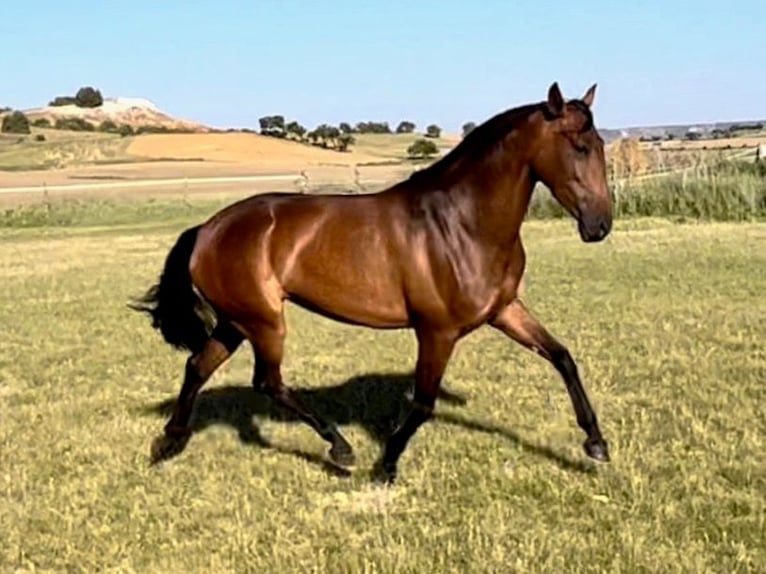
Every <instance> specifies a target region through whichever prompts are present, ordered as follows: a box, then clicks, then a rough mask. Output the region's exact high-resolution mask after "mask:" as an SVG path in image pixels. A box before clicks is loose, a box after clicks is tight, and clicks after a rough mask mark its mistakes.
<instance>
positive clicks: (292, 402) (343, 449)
mask: <svg viewBox="0 0 766 574" xmlns="http://www.w3.org/2000/svg"><path fill="white" fill-rule="evenodd" d="M285 332H286V330H285V324H284V318H283V317H282V316H281V315H280V316H279V317H278V319H275V320H274V321H272V322H271V323H266V322H263V321H259V322H257V323H255V324H252V325H248V335H249V338H250V340H251V341H252V343H253V350H254V353H255V369H254V374H253V387H255V389H256V390H257V391H260V392H263V393H265V394H266V395H268V396H269V397H271V398H272V399H273V400H274V401H275V402H276V403H277V404H279V405H281V406H282V407H284V408H286V409H287V410H289V411H290V412H292V413H293V414H294V415H295V416H297V417H298V418H299V419H300V420H302V421H303V422H305V423H307V424H308V425H309V426H310V427H311V428H313V429H314V430H315V431H316V432H317V433H318V434H319V436H321V437H322V438H323V439H325V440H326V441H327V442H329V443H330V444H331V447H330V451H329V454H330V458H331V459H332V461H333V462H334V463H335V464H337V465H340V466H352V465H353V464H354V460H355V458H354V451H353V449H352V448H351V445H350V444H349V443H348V441H347V440H346V439H345V438H344V437H343V435H341V434H340V431H338V429H337V427H336V426H335V425H334V424H332V423H330V422H328V421H327V420H325V419H324V418H323V417H321V416H319V415H317V414H316V413H314V412H312V411H311V410H310V409H309V408H308V407H306V406H305V405H304V404H303V403H302V401H301V400H300V399H299V398H298V396H297V395H296V394H295V392H294V391H292V390H291V389H290V388H289V387H287V386H285V384H284V383H283V382H282V373H281V370H280V366H281V363H282V356H283V352H284V338H285Z"/></svg>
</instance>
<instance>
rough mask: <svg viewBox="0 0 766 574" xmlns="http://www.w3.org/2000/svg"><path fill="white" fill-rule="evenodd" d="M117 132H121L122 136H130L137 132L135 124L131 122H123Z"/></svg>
mask: <svg viewBox="0 0 766 574" xmlns="http://www.w3.org/2000/svg"><path fill="white" fill-rule="evenodd" d="M117 133H119V134H120V136H121V137H124V138H125V137H128V136H132V135H133V134H134V133H135V132H134V131H133V126H131V125H129V124H122V125H121V126H120V128H119V129H118V130H117Z"/></svg>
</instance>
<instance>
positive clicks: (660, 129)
mask: <svg viewBox="0 0 766 574" xmlns="http://www.w3.org/2000/svg"><path fill="white" fill-rule="evenodd" d="M754 124H761V125H763V126H766V120H747V121H739V122H712V123H705V122H701V123H697V124H671V125H657V126H632V127H626V128H606V129H604V128H599V130H598V131H599V133H600V134H601V137H602V138H604V141H605V142H607V143H610V142H612V141H614V140H616V139H619V138H620V137H631V138H647V139H649V138H661V139H666V138H667V136H668V135H672V136H673V138H675V139H682V138H683V137H684V135H685V134H687V133H688V132H690V131H691V132H695V131H696V132H698V133H700V134H701V135H703V136H705V137H712V136H713V135H715V134H714V132H715V131H716V130H721V131H728V130H729V129H730V128H731V127H732V126H734V127H736V126H743V125H745V126H747V125H750V126H752V125H754ZM760 131H761V133H763V129H762V130H760ZM756 133H757V132H756Z"/></svg>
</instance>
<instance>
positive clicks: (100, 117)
mask: <svg viewBox="0 0 766 574" xmlns="http://www.w3.org/2000/svg"><path fill="white" fill-rule="evenodd" d="M23 112H24V113H25V114H26V115H27V117H28V118H29V119H30V120H31V121H34V120H36V119H40V118H47V119H48V120H49V121H50V122H51V123H55V122H56V120H58V119H61V118H81V119H84V120H86V121H88V122H91V123H93V124H96V125H98V124H100V123H101V122H103V121H106V120H110V121H112V122H114V123H115V124H117V125H118V126H119V125H129V126H132V127H133V128H137V127H139V126H146V125H151V126H162V127H165V128H168V129H174V130H175V129H177V130H188V131H191V132H196V133H205V132H209V131H211V128H210V127H208V126H206V125H204V124H200V123H198V122H192V121H188V120H183V119H179V118H175V117H173V116H171V115H170V114H167V113H165V112H163V111H161V110H160V109H159V108H158V107H157V106H156V105H155V104H154V103H152V102H151V101H149V100H147V99H144V98H104V103H103V104H102V105H101V106H99V107H96V108H81V107H78V106H76V105H74V104H72V105H67V106H45V107H41V108H33V109H29V110H23Z"/></svg>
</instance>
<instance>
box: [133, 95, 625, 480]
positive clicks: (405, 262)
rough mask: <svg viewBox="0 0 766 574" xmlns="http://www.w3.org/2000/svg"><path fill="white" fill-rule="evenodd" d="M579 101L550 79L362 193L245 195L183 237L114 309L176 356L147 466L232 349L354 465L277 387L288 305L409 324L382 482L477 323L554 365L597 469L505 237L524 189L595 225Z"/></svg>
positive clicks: (604, 195) (266, 388)
mask: <svg viewBox="0 0 766 574" xmlns="http://www.w3.org/2000/svg"><path fill="white" fill-rule="evenodd" d="M595 93H596V84H593V85H592V86H591V87H590V88H589V89H588V90H587V91H586V93H585V94H584V96H583V97H582V98H580V99H571V100H565V99H564V97H563V95H562V93H561V90H560V89H559V86H558V83H557V82H554V83H553V84H551V85H550V87H549V89H548V93H547V98H546V99H545V100H543V101H541V102H538V103H532V104H525V105H521V106H519V107H515V108H512V109H508V110H506V111H504V112H501V113H499V114H497V115H495V116H494V117H492V118H490V119H489V120H487V121H485V122H484V123H483V124H481V125H479V126H478V127H476V128H475V129H474V130H473V131H471V132H470V133H468V134H467V135H465V137H464V138H463V139H462V141H461V142H460V143H459V144H458V145H456V146H455V147H454V148H453V149H452V150H450V151H449V152H448V153H447V154H445V155H444V156H443V157H442V158H440V159H438V160H436V161H435V162H433V163H431V164H430V165H429V166H427V167H426V168H424V169H422V170H419V171H416V172H414V173H413V174H412V175H410V176H409V177H408V178H406V179H403V180H402V181H399V182H398V183H396V184H395V185H392V186H390V187H387V188H385V189H382V190H380V191H377V192H375V193H365V194H359V195H347V194H328V195H316V196H312V195H303V194H299V193H292V192H291V193H276V192H274V193H265V194H260V195H253V196H251V197H248V198H246V199H242V200H240V201H237V202H235V203H232V204H230V205H228V206H226V207H224V208H223V209H221V210H220V211H218V212H217V213H215V214H214V215H212V216H211V217H210V218H209V219H207V220H206V221H205V222H204V223H201V224H199V225H196V226H194V227H191V228H189V229H186V230H185V231H183V232H182V233H181V234H180V236H179V237H178V239H177V241H176V243H175V244H174V245H173V247H172V248H171V249H170V251H169V253H168V255H167V258H166V260H165V264H164V268H163V270H162V272H161V274H160V278H159V281H158V282H157V283H156V284H155V285H153V286H152V287H151V288H150V289H149V290H148V291H147V292H146V293H145V294H144V295H143V296H141V297H139V298H137V299H134V300H133V302H132V303H131V304H130V306H131V307H132V308H133V309H135V310H137V311H140V312H143V313H147V314H148V315H150V317H151V324H152V327H153V328H154V329H157V330H159V332H160V333H161V335H162V337H163V338H164V340H165V342H166V343H168V344H169V345H171V346H173V347H175V348H177V349H180V350H185V351H188V352H189V353H190V355H189V357H188V360H187V361H186V366H185V373H184V378H183V384H182V386H181V390H180V393H179V396H178V399H177V401H176V403H175V406H174V409H173V412H172V414H171V416H170V418H169V420H168V421H167V423H166V425H165V426H164V432H163V433H162V434H161V435H160V436H158V437H157V438H156V439H155V440H154V442H153V443H152V446H151V457H152V461H159V460H164V459H166V458H169V457H171V456H174V455H175V454H178V453H179V452H180V451H182V450H183V449H184V448H185V445H186V443H187V441H188V440H189V437H190V435H191V430H190V427H189V420H190V417H191V413H192V408H193V404H194V401H195V398H196V396H197V394H198V392H199V391H200V389H201V387H202V386H203V385H204V383H205V382H206V381H207V380H208V379H209V377H210V376H211V375H212V374H213V372H214V371H215V370H216V369H217V368H218V367H219V366H220V365H221V364H222V363H224V362H225V361H226V360H227V359H228V358H229V357H230V356H231V355H232V353H234V351H235V350H236V349H237V348H238V347H239V346H240V344H241V343H242V342H243V341H244V340H245V339H247V340H248V341H249V343H250V344H251V346H252V349H253V353H254V357H255V364H254V369H253V377H252V385H253V387H254V388H255V389H256V391H258V392H263V393H265V394H266V396H268V397H270V399H271V400H273V401H275V402H276V404H278V405H281V406H282V407H284V408H286V409H288V411H290V412H292V414H293V415H295V416H297V418H298V419H299V420H301V421H303V422H305V423H306V424H308V425H310V426H311V427H312V428H313V429H314V430H315V431H316V433H318V434H319V436H320V437H322V438H323V439H324V440H325V441H327V442H328V443H329V444H330V447H329V452H328V454H329V458H330V461H331V462H332V463H333V464H334V465H337V466H340V467H350V466H353V465H354V463H355V454H354V451H353V449H352V447H351V445H350V444H349V443H348V441H347V440H346V439H345V437H344V436H343V435H342V434H341V432H340V431H339V429H338V428H337V426H336V425H335V424H334V423H333V422H332V421H329V420H326V418H324V417H322V416H319V415H318V414H316V413H315V412H313V411H312V409H309V408H308V407H307V406H306V405H305V404H303V403H302V402H301V401H300V400H299V398H298V395H297V394H296V393H295V392H294V391H293V390H292V389H291V388H290V387H289V386H287V385H285V384H284V382H283V380H282V375H281V371H280V366H281V363H282V359H283V352H284V340H285V336H286V332H287V329H286V324H285V317H284V306H285V303H286V302H287V301H290V302H292V303H293V304H295V305H298V306H300V307H303V308H304V309H307V310H309V311H311V312H314V313H317V314H319V315H321V316H323V317H327V318H329V319H332V320H335V321H339V322H342V323H345V324H349V325H356V326H365V327H369V328H373V329H412V330H414V334H415V336H416V339H417V360H416V362H415V377H414V379H415V380H414V393H413V394H412V396H411V404H410V406H409V408H408V409H409V410H408V413H407V414H406V415H405V416H404V417H403V420H402V421H401V422H400V423H399V424H398V426H397V427H396V428H395V430H394V432H393V433H392V434H391V435H390V437H389V438H388V439H387V441H386V442H385V444H384V447H383V449H382V453H381V455H380V457H379V458H378V459H377V461H376V462H375V464H374V467H373V475H374V476H375V477H377V478H378V479H380V480H382V481H383V482H386V483H392V482H394V481H395V479H396V477H397V473H398V471H397V468H398V462H399V459H400V457H401V455H402V453H403V452H404V450H405V447H406V445H407V443H408V441H409V440H410V439H411V437H412V436H413V435H414V434H415V432H416V431H417V430H418V428H419V427H420V426H421V425H422V424H423V423H425V422H426V421H427V420H429V419H430V418H432V416H433V410H434V407H435V403H436V398H437V395H438V393H439V389H440V384H441V380H442V375H443V373H444V371H445V369H446V367H447V363H448V361H449V359H450V356H451V354H452V352H453V349H454V348H455V345H456V343H457V342H458V341H459V340H460V339H461V338H463V337H465V336H466V335H468V334H469V333H471V332H473V331H474V330H475V329H477V328H479V327H480V326H483V325H490V326H491V327H493V328H495V329H497V330H499V331H500V332H502V333H504V334H505V335H507V336H508V337H509V338H510V339H512V340H514V341H516V342H517V343H519V344H521V345H522V346H523V347H525V348H527V349H529V350H532V351H534V352H536V353H538V354H539V355H541V356H542V357H543V358H544V359H546V360H547V361H549V362H550V363H551V364H552V365H553V366H554V367H555V369H556V370H557V371H558V372H559V373H560V375H561V377H562V378H563V381H564V383H565V386H566V389H567V391H568V393H569V396H570V399H571V403H572V406H573V408H574V412H575V415H576V420H577V424H578V425H579V427H580V428H581V429H582V430H583V431H584V432H585V435H586V439H585V441H584V443H583V448H584V450H585V453H586V454H587V455H588V456H589V457H590V458H591V459H593V460H595V461H597V462H604V463H605V462H609V460H610V457H609V450H608V445H607V442H606V440H605V439H604V438H603V436H602V433H601V430H600V427H599V424H598V420H597V417H596V414H595V412H594V410H593V408H592V406H591V404H590V402H589V399H588V396H587V394H586V392H585V390H584V388H583V384H582V382H581V380H580V376H579V374H578V368H577V365H576V363H575V361H574V359H573V358H572V355H571V354H570V352H569V350H568V349H567V347H566V346H565V345H563V344H562V343H561V342H559V341H558V340H557V339H556V338H554V337H553V336H552V335H551V334H550V333H549V332H548V331H547V330H546V329H545V327H544V326H543V325H542V324H541V323H540V322H539V320H538V319H536V318H535V317H534V315H533V314H532V313H531V311H529V310H528V309H527V308H526V306H525V305H524V303H523V302H522V301H521V299H520V297H519V293H518V291H519V285H520V281H521V277H522V275H523V273H524V267H525V252H524V247H523V246H522V242H521V238H520V227H521V225H522V222H523V220H524V218H525V215H526V211H527V209H528V206H529V202H530V199H531V196H532V193H533V191H534V187H535V185H536V184H537V183H538V182H540V183H542V184H544V185H545V186H546V187H547V188H548V189H549V190H550V191H551V192H552V195H553V197H554V198H555V200H556V201H557V202H558V203H559V204H560V205H561V206H562V207H563V208H564V210H566V212H567V213H568V214H569V215H571V216H572V217H573V218H574V219H575V220H576V222H577V229H578V231H579V235H580V238H581V240H582V241H583V242H585V243H593V242H599V241H601V240H603V239H604V238H605V237H607V236H608V235H609V233H610V231H611V228H612V200H611V195H610V191H609V187H608V184H607V176H606V165H605V159H604V142H603V140H602V139H601V137H600V136H599V134H598V132H597V130H596V127H595V124H594V120H593V114H592V109H591V108H592V106H593V102H594V98H595Z"/></svg>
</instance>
